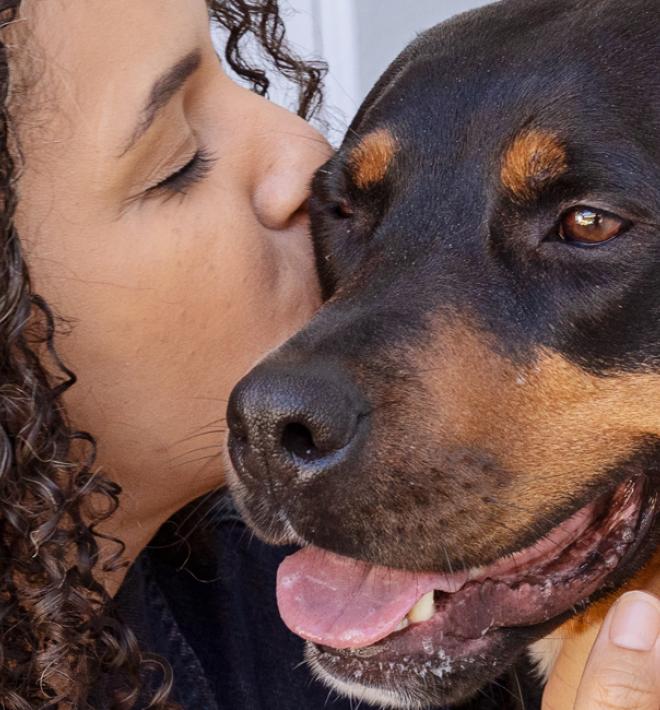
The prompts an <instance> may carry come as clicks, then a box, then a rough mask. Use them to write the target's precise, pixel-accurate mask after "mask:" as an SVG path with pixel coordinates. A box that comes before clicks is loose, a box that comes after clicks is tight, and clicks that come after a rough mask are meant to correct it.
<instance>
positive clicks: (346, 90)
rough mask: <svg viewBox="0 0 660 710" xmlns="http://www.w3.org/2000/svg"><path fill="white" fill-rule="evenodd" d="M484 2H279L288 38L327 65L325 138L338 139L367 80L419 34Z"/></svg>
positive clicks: (364, 91)
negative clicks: (327, 124)
mask: <svg viewBox="0 0 660 710" xmlns="http://www.w3.org/2000/svg"><path fill="white" fill-rule="evenodd" d="M489 1H490V0H282V2H283V8H285V15H286V18H287V28H288V33H289V41H290V42H291V43H292V44H293V45H294V46H295V47H296V49H297V50H298V51H299V52H300V53H301V54H302V55H303V56H307V57H309V56H316V57H321V58H323V59H325V60H326V61H327V62H328V63H329V65H330V74H329V76H328V83H327V90H326V105H327V117H328V120H329V122H330V125H331V136H330V137H331V138H332V139H333V140H335V141H336V140H337V139H338V137H339V136H340V135H341V133H342V131H343V130H344V128H345V127H346V125H347V124H348V122H349V121H350V119H351V118H352V116H353V115H354V114H355V111H356V110H357V108H358V106H359V104H360V102H361V101H362V99H363V98H364V96H365V95H366V94H367V92H368V91H369V89H370V88H371V86H372V84H373V83H374V82H375V81H376V79H378V77H379V76H380V74H381V73H382V72H383V71H384V70H385V69H386V67H387V66H388V64H389V63H390V62H391V61H392V60H393V59H394V58H395V57H396V56H397V54H398V53H399V52H400V51H401V50H402V49H403V48H404V47H405V46H406V45H407V44H408V42H410V41H411V40H412V39H414V37H415V36H416V35H417V34H418V33H419V32H422V31H423V30H425V29H427V28H428V27H431V26H432V25H435V24H437V23H438V22H441V21H442V20H445V19H447V18H448V17H451V16H453V15H455V14H457V13H459V12H463V11H465V10H470V9H472V8H474V7H479V6H481V5H485V4H487V2H489ZM275 98H276V99H277V97H275ZM282 100H283V101H284V102H286V99H282Z"/></svg>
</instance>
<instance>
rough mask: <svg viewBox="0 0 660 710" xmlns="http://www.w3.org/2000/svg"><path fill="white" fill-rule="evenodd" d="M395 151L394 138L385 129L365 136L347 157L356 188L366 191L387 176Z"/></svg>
mask: <svg viewBox="0 0 660 710" xmlns="http://www.w3.org/2000/svg"><path fill="white" fill-rule="evenodd" d="M397 149H398V146H397V141H396V138H395V137H394V136H393V135H392V133H391V132H390V131H388V130H387V129H386V128H379V129H378V130H376V131H374V132H373V133H369V134H368V135H366V136H365V137H364V138H363V139H362V140H361V141H360V143H358V145H356V146H355V148H353V150H351V152H350V154H349V157H348V160H349V167H350V170H351V175H352V177H353V180H354V182H355V184H356V186H357V187H358V188H359V189H360V190H366V189H368V188H370V187H373V185H375V184H377V183H379V182H380V181H381V180H382V179H383V178H384V177H385V175H386V174H387V171H388V169H389V167H390V165H391V163H392V160H393V158H394V156H395V154H396V152H397Z"/></svg>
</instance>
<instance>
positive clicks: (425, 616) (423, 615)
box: [406, 591, 435, 624]
mask: <svg viewBox="0 0 660 710" xmlns="http://www.w3.org/2000/svg"><path fill="white" fill-rule="evenodd" d="M434 612H435V604H434V601H433V592H432V591H431V592H429V593H428V594H425V595H424V596H423V597H422V598H421V599H420V600H419V601H418V602H417V604H415V606H414V607H413V608H412V609H411V610H410V611H409V612H408V616H407V617H406V618H407V619H408V621H409V622H410V623H411V624H421V623H422V622H423V621H428V620H429V619H430V618H431V617H432V616H433V613H434Z"/></svg>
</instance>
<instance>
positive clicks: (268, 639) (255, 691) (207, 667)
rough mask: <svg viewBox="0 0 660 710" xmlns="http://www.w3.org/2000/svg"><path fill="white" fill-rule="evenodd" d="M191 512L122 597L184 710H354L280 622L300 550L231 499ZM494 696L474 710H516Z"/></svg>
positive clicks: (167, 531)
mask: <svg viewBox="0 0 660 710" xmlns="http://www.w3.org/2000/svg"><path fill="white" fill-rule="evenodd" d="M192 510H193V509H192V508H191V509H190V511H192ZM190 511H188V512H185V511H184V513H182V514H181V515H180V516H179V517H178V520H177V519H173V520H172V521H170V522H168V523H167V524H166V525H165V526H164V527H163V529H162V530H161V531H160V532H159V534H158V535H157V536H156V538H155V539H154V541H153V542H152V544H151V545H150V546H149V547H148V548H147V549H146V550H145V551H144V552H143V553H142V554H141V556H140V557H139V558H138V560H137V561H136V563H135V564H134V565H133V567H132V568H131V570H130V572H129V574H128V575H127V577H126V580H125V582H124V584H123V585H122V588H121V589H120V591H119V593H118V595H117V597H116V602H117V605H118V609H119V612H120V614H121V615H122V617H123V619H124V620H125V621H126V622H127V623H128V624H129V625H130V626H131V627H132V629H133V630H134V632H135V633H136V635H137V637H138V640H139V641H140V644H141V647H142V649H143V650H146V651H149V652H152V653H156V654H158V655H159V656H161V657H164V658H166V659H167V660H168V661H169V663H170V664H171V666H172V669H173V672H174V696H173V699H175V700H176V701H177V702H179V703H180V704H181V705H182V707H183V708H185V710H323V709H324V708H328V709H329V710H352V708H355V706H356V705H357V703H353V704H352V705H351V703H350V701H348V700H345V699H342V698H339V697H337V695H336V694H335V693H333V692H331V691H329V690H328V689H327V688H326V687H325V686H323V685H322V684H320V683H318V682H317V681H315V680H314V679H313V678H312V677H311V674H310V672H309V670H308V668H307V666H306V665H305V664H304V663H303V641H302V640H301V639H299V638H298V637H296V636H295V635H294V634H292V633H291V632H290V631H288V629H287V628H286V627H285V626H284V624H283V623H282V621H281V620H280V617H279V614H278V611H277V604H276V597H275V576H276V571H277V568H278V566H279V564H280V562H281V561H282V559H283V558H284V557H285V556H286V555H287V554H291V552H292V551H293V549H292V548H290V549H286V548H272V547H269V546H266V545H263V544H262V543H260V542H259V541H258V540H256V539H255V538H254V537H253V536H252V534H251V532H250V531H249V530H248V529H247V528H246V526H245V524H244V523H243V521H242V520H241V518H240V516H239V515H238V513H237V512H236V510H235V509H234V507H233V505H232V503H231V499H230V498H229V497H228V496H227V495H221V496H220V497H219V498H218V499H217V500H216V501H215V503H214V504H213V506H212V510H211V511H210V512H209V511H207V513H206V514H205V515H204V516H200V515H199V511H197V514H196V515H191V512H190ZM199 517H202V518H203V519H202V520H201V521H200V520H199ZM191 520H197V522H196V523H194V526H193V527H196V528H197V529H195V530H193V531H192V533H191V532H190V525H189V524H188V525H187V527H188V530H186V522H185V521H191ZM181 521H183V522H181ZM200 533H201V534H200ZM193 537H194V538H195V539H194V542H193ZM507 692H508V691H507ZM488 695H489V694H484V696H483V697H482V698H481V699H480V700H477V702H476V704H475V705H473V706H472V707H473V708H474V709H475V710H477V709H478V710H481V709H482V708H484V709H485V708H497V709H498V710H502V709H503V708H504V707H507V706H510V702H509V701H507V702H502V701H500V700H495V703H494V704H493V703H491V702H487V699H488ZM509 697H510V696H509ZM525 707H526V708H528V709H529V710H531V709H532V708H534V707H538V706H537V705H536V704H535V703H530V702H529V701H527V702H526V705H525ZM360 708H362V710H374V708H373V706H369V705H367V704H365V703H362V704H361V705H360ZM439 710H441V709H439Z"/></svg>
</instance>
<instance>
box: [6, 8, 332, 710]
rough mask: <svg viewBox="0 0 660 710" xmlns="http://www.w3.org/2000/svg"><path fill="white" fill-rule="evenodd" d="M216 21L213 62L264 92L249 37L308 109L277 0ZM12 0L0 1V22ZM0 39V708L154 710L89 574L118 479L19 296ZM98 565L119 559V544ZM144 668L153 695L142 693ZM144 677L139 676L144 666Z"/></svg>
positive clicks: (126, 633)
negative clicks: (105, 465) (219, 32)
mask: <svg viewBox="0 0 660 710" xmlns="http://www.w3.org/2000/svg"><path fill="white" fill-rule="evenodd" d="M208 5H209V14H210V18H211V19H212V20H213V21H215V22H218V23H219V24H220V25H221V26H222V27H224V29H225V30H226V36H227V42H226V49H225V60H226V62H227V64H228V65H229V67H230V68H231V69H232V70H233V71H234V72H235V73H236V74H237V75H238V76H239V77H241V78H242V79H244V80H246V81H247V82H249V83H250V84H251V85H252V87H253V88H254V90H255V91H257V92H258V93H260V94H262V95H266V94H267V92H268V87H269V79H268V74H267V72H266V70H264V69H263V68H259V67H255V66H253V65H252V64H251V63H250V61H249V60H247V59H246V58H245V57H246V56H248V55H247V54H246V51H245V47H246V41H249V40H250V38H252V39H254V38H256V39H257V41H258V44H259V45H260V47H261V48H262V50H263V54H264V58H265V66H266V67H267V68H270V69H271V70H275V71H277V72H280V73H281V74H283V75H284V76H285V77H286V78H287V79H288V80H290V81H291V82H292V83H293V84H294V85H295V86H297V87H298V90H299V114H300V115H301V116H303V117H305V118H309V117H311V115H312V114H313V113H314V112H315V111H316V110H317V109H318V107H319V105H320V101H321V86H322V81H323V76H324V71H325V69H324V67H323V65H321V64H319V63H309V62H307V63H305V62H302V61H301V60H300V59H298V58H297V57H296V56H294V54H292V53H291V51H290V50H289V49H288V47H287V45H286V43H285V39H284V25H283V22H282V19H281V17H280V11H279V7H278V2H277V0H255V1H254V2H248V1H247V0H209V1H208ZM19 6H20V0H0V27H2V28H3V29H5V28H6V27H7V26H8V25H9V24H10V23H12V22H13V21H14V20H15V19H16V16H17V13H18V11H19ZM8 54H9V52H8V49H7V45H6V43H5V42H1V43H0V201H1V202H2V206H1V211H0V254H1V258H0V580H1V581H0V707H2V708H3V709H4V710H34V709H35V708H56V707H57V708H76V709H78V708H80V709H83V708H92V707H93V703H94V702H95V701H94V700H93V699H92V697H93V696H92V689H94V688H96V689H97V692H98V688H99V687H102V688H107V689H108V690H107V692H105V693H104V695H106V697H105V698H103V700H102V706H103V707H104V708H113V709H115V708H117V709H119V708H121V709H124V708H132V707H136V706H137V705H138V703H139V704H140V706H142V705H143V703H144V704H145V705H147V706H148V707H152V708H158V709H162V710H164V709H166V708H175V707H176V706H175V705H174V704H173V703H172V702H170V701H168V699H167V698H168V695H169V692H170V686H171V672H170V671H169V669H168V666H167V664H166V663H165V662H163V661H162V660H159V659H154V658H150V657H149V656H147V654H144V653H142V652H141V651H140V649H139V647H138V644H137V642H136V639H135V637H134V635H133V633H132V632H131V630H130V629H129V628H128V627H127V626H126V625H125V624H124V623H123V622H122V621H121V619H119V618H117V617H116V616H115V615H114V614H113V612H112V610H111V604H110V599H109V597H108V594H107V592H106V590H105V589H104V587H103V586H102V585H101V584H100V583H99V582H98V581H97V579H96V576H95V571H96V570H97V569H98V566H99V564H100V563H99V539H100V538H101V537H102V535H101V533H99V532H98V530H97V528H98V526H99V524H100V523H102V522H103V521H104V520H106V519H107V518H108V517H110V516H111V515H112V514H113V513H114V511H115V510H116V509H117V507H118V505H119V501H120V493H121V490H120V488H119V487H118V486H117V485H116V484H115V483H113V482H112V481H111V480H109V479H107V478H106V477H104V476H103V475H101V474H100V473H98V472H97V471H95V466H94V461H95V454H96V447H95V441H94V438H93V437H92V436H91V435H90V434H87V433H84V432H79V431H75V430H73V429H72V428H71V426H70V424H69V422H68V420H67V417H66V413H65V411H64V408H63V405H62V402H61V395H62V394H63V392H65V391H66V390H67V389H68V388H70V387H71V386H72V385H74V383H75V376H74V374H73V373H72V372H71V371H70V370H69V369H68V368H67V367H66V366H65V365H64V364H63V363H62V361H61V360H60V359H59V357H58V355H57V352H56V349H55V345H54V338H55V331H56V328H55V319H54V317H53V315H52V313H51V311H50V309H49V307H48V304H47V303H46V302H45V301H44V300H43V299H41V298H40V297H39V296H38V295H36V294H35V293H33V291H32V288H31V284H30V276H29V272H28V269H27V267H26V263H25V260H24V257H23V254H22V250H21V243H20V239H19V236H18V234H17V232H16V229H15V227H14V213H15V208H16V203H17V193H18V188H17V183H18V175H19V172H20V162H21V159H20V151H19V150H18V149H17V147H16V145H15V138H14V133H15V132H14V133H12V131H11V123H10V118H11V117H10V111H9V107H8V100H9V95H10V85H11V78H12V77H10V70H11V68H12V67H11V61H10V58H9V56H8ZM114 542H115V544H116V552H115V554H114V556H113V559H112V560H111V561H110V562H109V563H106V564H105V570H108V569H109V568H112V567H115V566H117V565H121V564H122V554H123V546H122V543H121V541H119V540H114ZM150 666H151V667H155V668H157V669H158V673H159V676H158V682H157V683H156V685H158V690H157V692H156V693H155V694H152V696H151V697H150V698H148V699H147V700H146V701H145V699H144V695H145V687H149V683H147V681H146V680H145V678H147V677H148V676H149V675H150ZM151 675H152V677H153V674H151Z"/></svg>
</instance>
